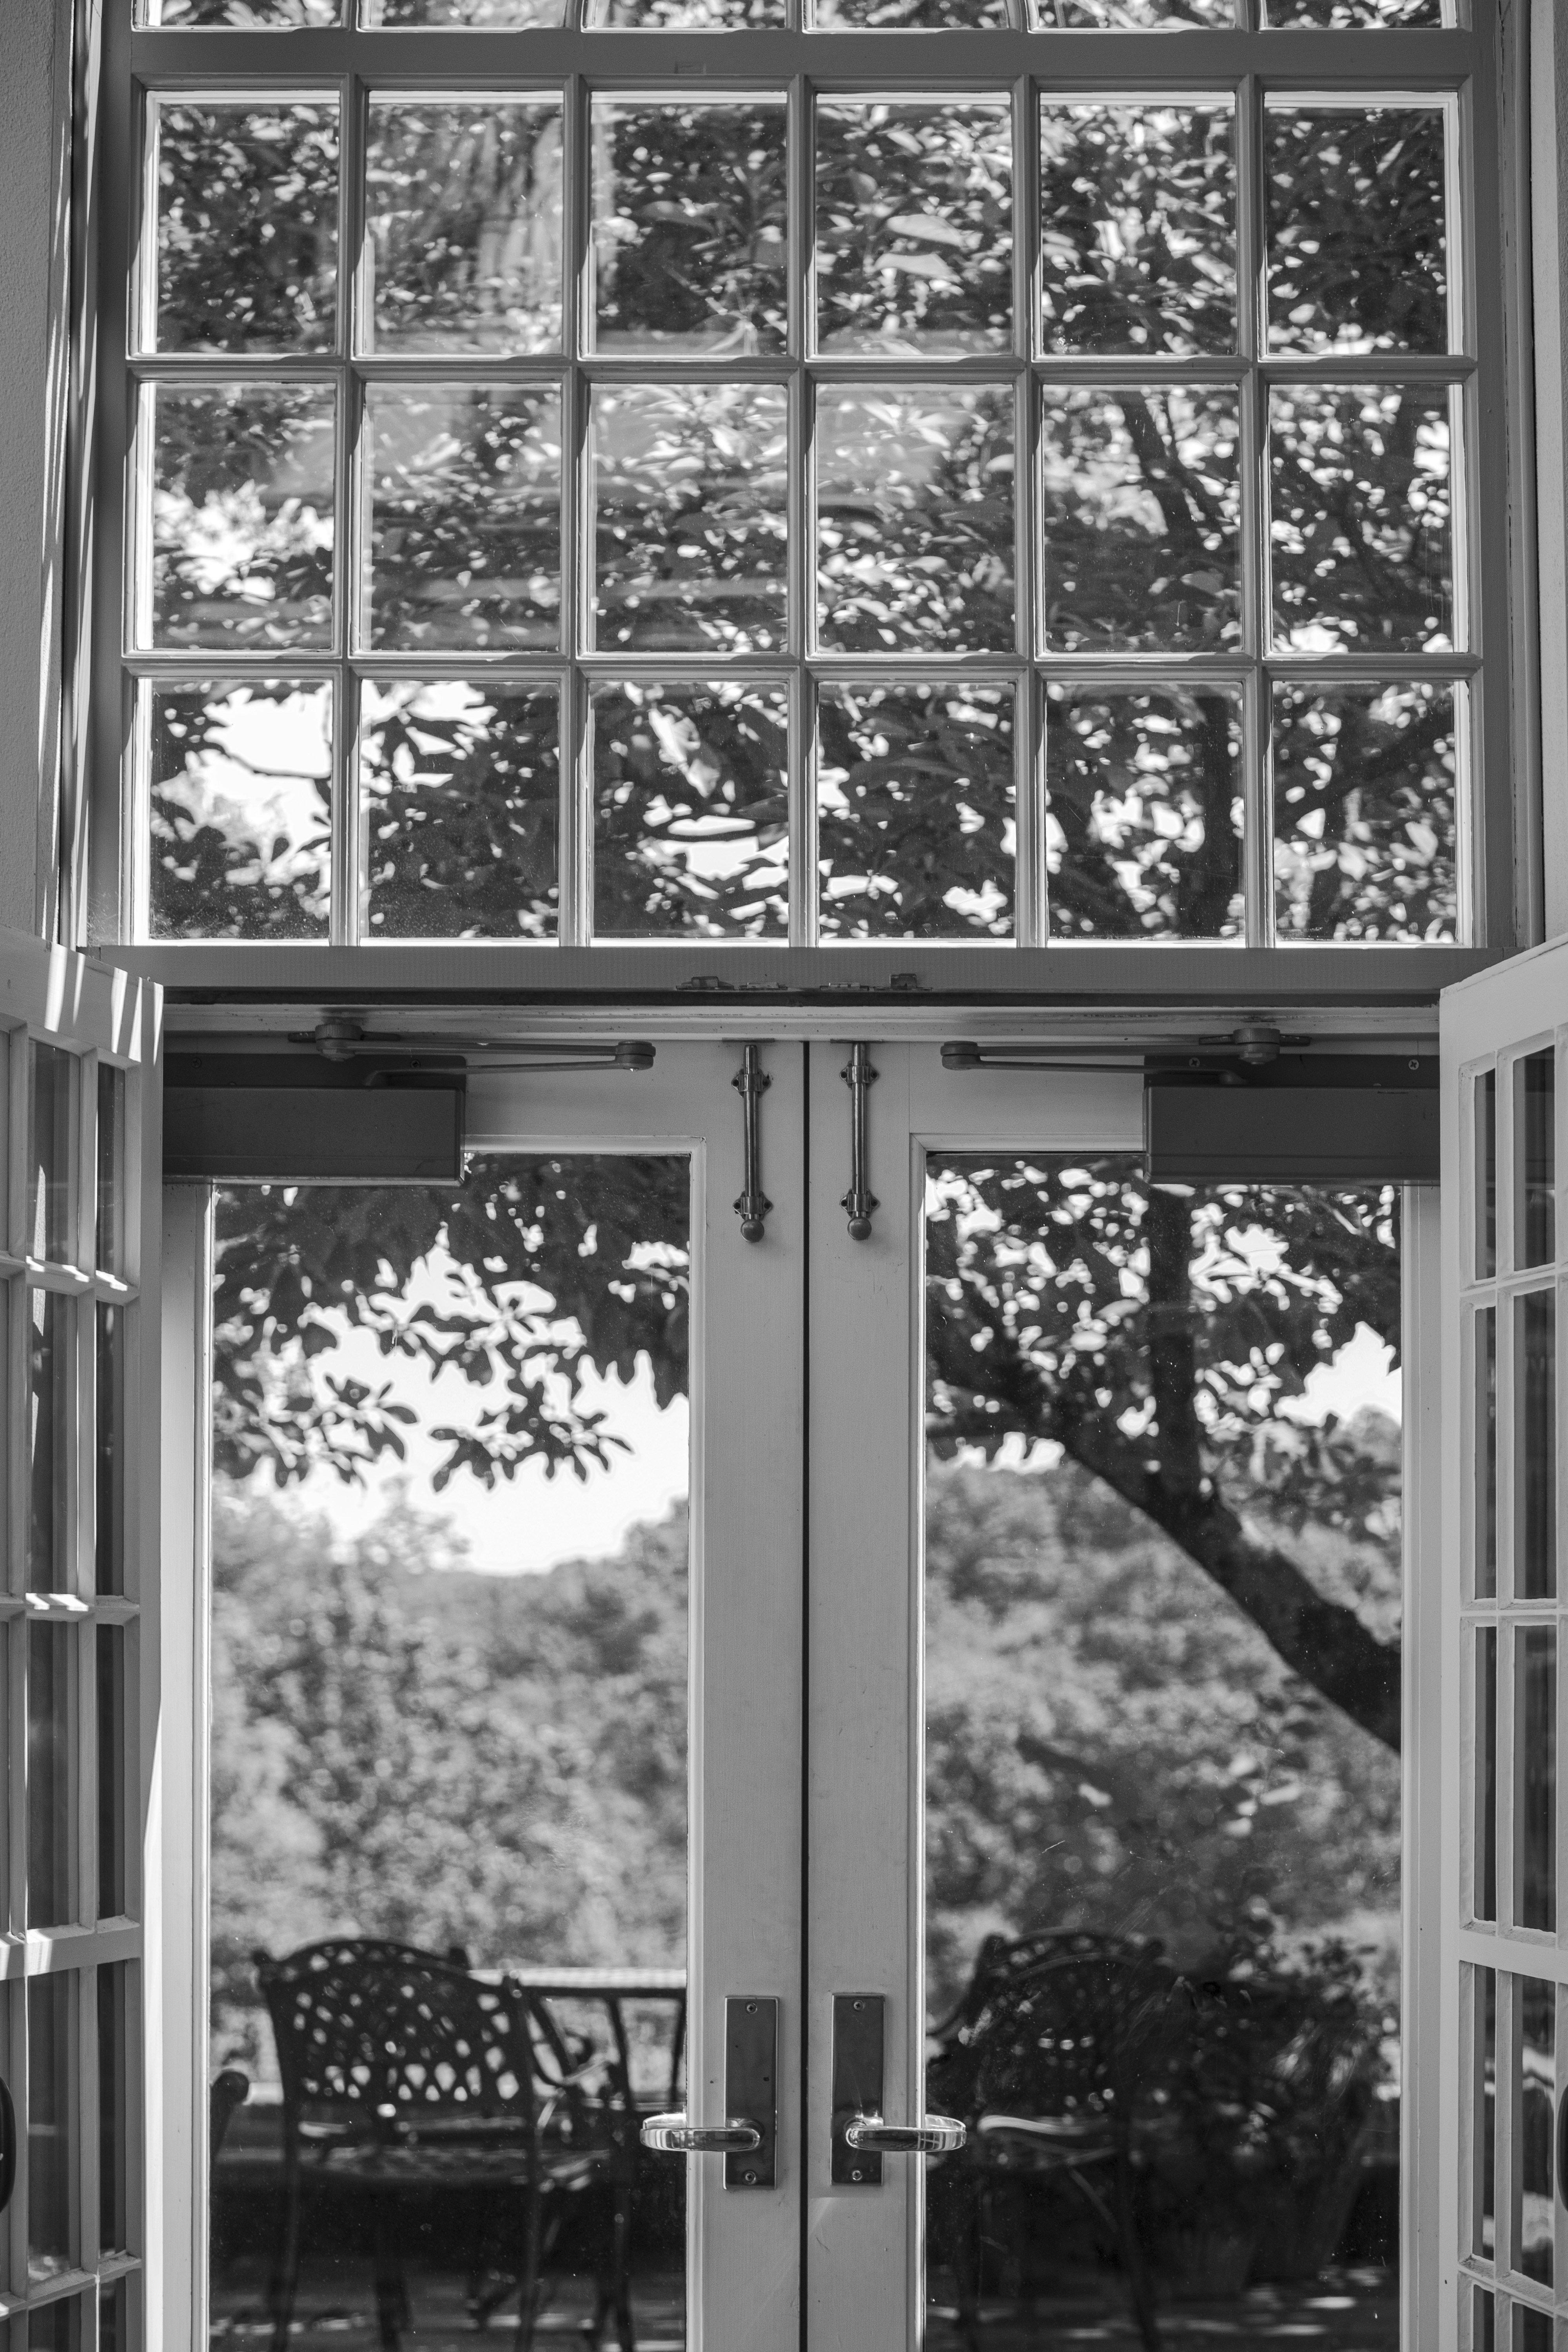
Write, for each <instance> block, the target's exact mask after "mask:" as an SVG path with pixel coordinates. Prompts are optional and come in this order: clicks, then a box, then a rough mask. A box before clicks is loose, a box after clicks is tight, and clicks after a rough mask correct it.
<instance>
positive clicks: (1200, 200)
mask: <svg viewBox="0 0 1568 2352" xmlns="http://www.w3.org/2000/svg"><path fill="white" fill-rule="evenodd" d="M1217 7H1218V0H1216V13H1217ZM1118 13H1119V14H1120V12H1118ZM1159 13H1160V14H1161V15H1162V16H1163V15H1164V14H1165V13H1166V12H1165V11H1164V10H1163V9H1162V10H1161V11H1160V12H1159ZM1074 21H1077V22H1080V23H1081V22H1084V21H1086V17H1085V16H1083V15H1081V14H1079V13H1077V12H1075V18H1074ZM1225 21H1229V18H1228V14H1226V18H1225ZM1040 208H1041V235H1040V281H1041V305H1042V310H1041V318H1042V329H1043V334H1044V341H1045V349H1046V350H1047V352H1079V353H1089V352H1139V353H1149V354H1151V355H1152V354H1154V353H1159V354H1161V355H1163V356H1164V357H1170V358H1175V357H1180V356H1184V355H1186V354H1189V353H1197V352H1232V351H1234V350H1235V349H1236V158H1235V146H1234V131H1233V111H1232V109H1231V108H1230V107H1229V106H1228V105H1226V106H1215V105H1210V106H1161V105H1152V104H1149V103H1147V102H1145V103H1142V104H1138V103H1133V104H1131V105H1129V104H1126V103H1117V102H1113V101H1110V100H1090V101H1088V102H1084V101H1081V100H1079V101H1069V100H1049V101H1047V103H1046V104H1045V105H1043V106H1042V108H1041V110H1040Z"/></svg>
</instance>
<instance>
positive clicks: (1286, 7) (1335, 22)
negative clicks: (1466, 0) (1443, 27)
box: [1264, 0, 1443, 31]
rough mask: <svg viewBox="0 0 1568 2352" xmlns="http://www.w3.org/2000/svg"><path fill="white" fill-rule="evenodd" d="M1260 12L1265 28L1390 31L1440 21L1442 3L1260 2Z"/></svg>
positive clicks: (1400, 0)
mask: <svg viewBox="0 0 1568 2352" xmlns="http://www.w3.org/2000/svg"><path fill="white" fill-rule="evenodd" d="M1264 9H1265V22H1266V23H1268V24H1269V25H1320V26H1322V27H1323V28H1324V30H1325V31H1327V30H1330V29H1333V28H1337V27H1339V26H1368V27H1371V28H1373V29H1378V28H1384V29H1388V30H1392V29H1393V28H1394V26H1400V25H1440V24H1441V23H1442V21H1443V10H1442V0H1264Z"/></svg>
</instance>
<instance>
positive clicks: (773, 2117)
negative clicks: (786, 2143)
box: [638, 1993, 779, 2189]
mask: <svg viewBox="0 0 1568 2352" xmlns="http://www.w3.org/2000/svg"><path fill="white" fill-rule="evenodd" d="M778 2076H779V2005H778V2002H777V2001H776V2000H773V1999H772V1998H771V1997H769V1996H767V1995H765V1994H763V1993H757V1994H755V1995H752V1994H748V1993H742V1994H739V1995H737V1996H736V1997H735V1998H733V1999H731V2000H727V2001H726V2002H725V2003H724V2112H725V2117H726V2120H725V2121H724V2122H723V2123H721V2124H699V2123H693V2122H692V2120H691V2118H690V2116H649V2117H648V2119H647V2123H645V2124H644V2126H643V2127H642V2130H641V2132H640V2133H639V2134H638V2137H639V2138H640V2139H641V2141H642V2144H643V2146H644V2147H647V2148H652V2149H654V2150H655V2151H656V2152H657V2153H658V2155H660V2156H721V2157H722V2158H723V2159H724V2186H725V2188H726V2189H772V2188H773V2187H775V2186H776V2185H777V2181H778V2126H779V2116H778Z"/></svg>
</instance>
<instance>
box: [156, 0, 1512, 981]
mask: <svg viewBox="0 0 1568 2352" xmlns="http://www.w3.org/2000/svg"><path fill="white" fill-rule="evenodd" d="M1242 5H1243V0H1237V9H1240V8H1241V7H1242ZM694 12H695V13H694ZM341 13H342V12H341V11H340V10H339V9H338V7H337V6H336V5H333V0H162V15H161V20H160V24H159V26H157V27H156V28H149V29H148V30H147V31H146V32H145V33H143V34H142V36H140V47H139V48H138V50H137V52H136V56H137V64H138V74H139V76H140V75H141V74H142V72H143V70H144V73H145V80H144V83H142V82H140V81H139V85H138V87H139V89H140V91H141V95H140V100H139V103H140V105H141V109H142V114H141V120H140V122H139V125H138V127H137V136H138V138H139V139H140V142H141V151H140V152H141V154H142V171H141V174H140V183H141V190H142V194H141V214H140V218H139V227H138V231H137V233H136V234H135V236H133V238H132V243H133V245H134V248H135V256H134V268H133V270H132V290H131V296H130V303H129V349H130V352H131V354H132V357H131V364H130V371H129V388H128V403H129V409H130V413H131V415H132V424H131V425H130V426H129V428H128V446H129V458H128V465H127V469H126V470H127V478H128V483H129V491H128V496H127V499H126V513H125V522H126V528H125V533H124V540H125V562H124V578H125V583H126V590H125V631H124V635H125V648H126V661H125V669H126V677H127V681H128V684H127V694H126V701H125V719H124V729H123V737H124V740H123V743H122V746H121V750H122V754H123V760H124V762H125V774H126V777H127V779H128V786H129V788H128V790H127V793H126V806H127V807H128V808H129V810H130V811H131V812H132V815H131V818H130V821H129V826H128V833H129V839H128V842H127V845H126V856H125V861H124V862H125V891H126V894H127V898H128V902H129V907H130V913H129V917H128V919H127V921H126V928H127V929H130V930H131V931H132V933H133V935H135V936H138V937H141V938H143V939H148V940H280V941H312V940H314V941H319V942H322V943H326V942H338V943H347V944H354V943H360V942H378V941H402V940H418V939H426V940H429V939H437V940H512V941H517V940H524V941H550V940H563V941H566V942H571V943H577V942H583V941H585V940H637V941H657V940H688V941H689V940H695V939H701V940H730V941H747V940H752V941H775V942H780V943H789V944H792V945H795V946H797V947H799V946H805V947H810V946H815V945H818V944H822V945H827V946H832V945H836V944H839V943H844V942H855V941H868V940H869V941H885V942H893V941H898V940H911V941H915V940H918V941H921V942H924V943H941V942H956V943H967V944H970V945H973V944H986V943H989V944H996V945H1005V944H1008V943H1020V944H1024V945H1042V944H1055V943H1068V942H1093V941H1112V942H1119V941H1129V940H1143V941H1150V942H1159V941H1171V940H1187V941H1194V940H1201V941H1212V942H1215V943H1220V944H1223V943H1226V942H1244V941H1245V942H1250V943H1252V944H1254V945H1271V944H1275V943H1278V944H1279V945H1282V946H1295V945H1304V944H1310V943H1313V942H1325V941H1332V942H1347V941H1348V942H1358V943H1375V942H1386V941H1428V942H1430V941H1459V942H1464V941H1468V940H1472V939H1474V938H1476V937H1478V936H1479V923H1478V917H1477V913H1476V899H1477V888H1478V874H1479V856H1478V847H1477V842H1478V826H1477V818H1476V812H1477V806H1478V804H1479V798H1480V789H1479V788H1480V778H1481V775H1482V773H1483V772H1484V768H1485V764H1486V763H1485V762H1483V761H1482V760H1481V758H1480V756H1479V747H1480V743H1481V734H1480V729H1481V715H1482V714H1481V701H1480V695H1479V667H1480V650H1481V636H1480V622H1481V606H1482V604H1483V603H1485V602H1490V603H1500V602H1501V599H1500V597H1496V596H1493V595H1492V593H1491V587H1492V583H1494V582H1495V576H1496V573H1495V566H1494V568H1493V571H1492V572H1491V573H1489V572H1488V555H1487V550H1488V548H1489V546H1490V545H1492V544H1493V543H1494V542H1496V541H1497V540H1498V537H1499V535H1500V530H1501V520H1502V518H1501V511H1500V509H1501V505H1502V501H1501V499H1490V500H1488V499H1479V498H1478V496H1477V488H1476V486H1477V484H1478V483H1479V482H1482V481H1483V480H1484V479H1486V476H1485V473H1484V467H1485V466H1486V465H1487V464H1488V463H1489V462H1491V460H1490V459H1489V458H1488V457H1487V455H1486V452H1485V451H1484V450H1483V449H1482V447H1481V446H1480V445H1481V443H1482V441H1483V440H1484V438H1485V436H1483V434H1482V433H1481V431H1480V420H1481V419H1482V418H1483V416H1487V415H1493V416H1495V413H1496V409H1495V395H1493V394H1488V393H1487V389H1486V381H1485V375H1486V368H1487V367H1489V366H1491V365H1493V364H1495V363H1498V354H1496V353H1495V352H1493V353H1491V354H1490V355H1489V357H1488V358H1487V359H1486V361H1485V363H1484V365H1483V362H1482V357H1481V354H1480V353H1479V350H1478V346H1479V342H1480V341H1481V340H1482V338H1481V337H1480V336H1479V334H1478V329H1477V319H1478V305H1477V299H1476V291H1477V289H1476V285H1475V283H1474V282H1473V280H1474V278H1475V276H1476V267H1475V263H1474V259H1473V257H1474V255H1475V253H1476V251H1477V250H1478V247H1477V244H1476V238H1475V235H1474V234H1473V230H1474V226H1475V224H1474V223H1473V222H1472V220H1471V218H1470V215H1471V214H1472V213H1473V212H1478V211H1479V207H1477V206H1475V205H1472V204H1471V201H1470V198H1469V195H1468V192H1467V182H1466V179H1465V176H1464V174H1463V173H1462V171H1461V158H1462V157H1463V156H1465V155H1466V154H1467V153H1468V146H1467V134H1466V125H1467V122H1468V121H1469V119H1470V116H1469V110H1470V108H1471V104H1472V98H1473V91H1472V89H1471V75H1472V71H1473V70H1474V68H1475V58H1476V55H1477V54H1479V47H1480V46H1481V44H1480V43H1479V38H1478V36H1476V35H1474V34H1469V35H1464V34H1460V33H1458V31H1456V30H1454V29H1452V28H1446V27H1445V26H1443V24H1442V23H1441V21H1440V16H1439V10H1438V6H1437V5H1436V0H1290V5H1288V6H1287V5H1270V7H1269V9H1268V22H1267V23H1265V24H1261V25H1259V24H1258V23H1256V22H1252V23H1247V22H1245V21H1242V22H1238V21H1237V15H1236V11H1235V10H1233V8H1232V5H1231V0H1169V5H1160V0H1053V5H1048V6H1044V5H1042V7H1041V9H1040V16H1039V21H1038V22H1037V23H1036V24H1035V25H1034V26H1032V27H1028V26H1020V25H1017V24H1014V25H1012V26H1009V23H1008V19H1007V10H1006V6H1005V5H1004V0H952V5H951V6H949V7H947V8H945V9H944V8H938V7H935V6H933V5H931V0H910V5H900V0H836V5H834V6H833V7H831V8H829V9H828V10H827V11H826V14H823V13H822V12H821V11H820V10H819V15H818V19H817V22H816V24H815V25H812V24H810V23H807V24H805V25H804V26H803V25H801V24H800V23H799V22H798V21H796V22H795V23H793V24H791V23H788V22H786V21H785V16H784V5H783V0H746V4H745V5H741V0H736V5H734V6H733V7H726V6H724V5H721V0H712V5H708V0H683V5H680V6H679V8H678V7H677V6H675V5H667V0H648V5H646V6H642V5H636V4H635V0H624V5H616V6H615V7H614V8H613V10H612V11H611V12H610V13H611V14H613V16H614V17H615V19H616V21H615V22H613V23H612V22H605V23H603V24H595V23H592V22H590V23H588V24H585V25H581V26H570V25H568V26H561V25H559V24H558V23H557V22H554V21H551V20H550V19H549V12H548V10H547V9H546V7H545V6H544V5H542V0H375V5H373V0H363V10H362V14H363V18H364V21H363V24H362V25H361V26H359V27H353V26H349V25H348V24H347V23H346V22H345V23H343V24H342V25H341V26H339V25H338V24H337V20H338V17H339V16H340V14H341ZM1252 13H1253V15H1254V16H1256V11H1255V10H1254V11H1253V12H1252ZM939 22H940V23H942V24H944V25H947V26H953V25H960V26H969V27H971V28H972V30H971V31H970V32H969V33H968V35H967V36H966V37H965V38H964V39H963V42H962V44H960V45H958V46H956V47H955V46H954V45H953V44H952V40H951V37H943V36H942V35H941V34H940V33H935V32H932V31H930V30H927V29H922V28H925V27H930V26H935V25H937V24H938V23H939ZM334 26H336V27H337V28H336V29H333V27H334ZM628 26H638V27H642V28H644V29H638V30H628V29H627V27H628ZM650 26H653V27H658V28H663V29H660V30H659V31H658V32H657V33H651V34H650V32H649V31H648V30H647V27H650ZM692 26H702V27H707V28H710V29H709V33H708V36H707V37H706V38H705V39H704V41H703V42H701V43H695V44H694V42H693V41H692V40H690V39H688V40H687V41H685V42H683V41H682V40H680V39H679V38H678V37H677V34H678V32H679V30H680V29H681V28H682V27H686V28H689V27H692ZM714 26H720V27H722V26H733V27H735V29H733V30H731V31H730V32H729V33H728V34H727V36H726V37H725V38H724V39H722V40H720V41H715V40H714V39H713V38H712V37H711V28H712V27H714ZM1152 26H1159V27H1162V28H1163V30H1162V32H1161V36H1160V37H1159V38H1158V39H1151V38H1149V37H1147V35H1146V34H1145V35H1144V36H1143V37H1140V34H1139V32H1138V30H1137V29H1136V28H1138V27H1145V28H1147V27H1152ZM1226 26H1231V27H1232V29H1231V30H1229V31H1226V30H1224V29H1222V28H1224V27H1226ZM440 27H446V28H447V29H446V30H445V31H444V32H443V31H441V30H440V29H438V28H440ZM1086 27H1087V28H1089V29H1090V30H1091V31H1094V32H1095V37H1093V38H1086V37H1085V33H1084V30H1083V28H1086ZM1291 27H1295V28H1297V29H1296V30H1295V31H1294V32H1293V31H1292V30H1291V29H1290V28H1291ZM1302 27H1311V28H1316V30H1315V32H1314V34H1313V37H1312V38H1311V39H1310V41H1309V40H1304V39H1303V38H1302V37H1301V32H1300V28H1302ZM184 28H191V29H184ZM475 28H479V29H475ZM1074 28H1078V29H1077V30H1075V29H1074ZM1096 28H1100V29H1098V30H1096ZM1118 28H1132V29H1118ZM502 36H506V37H502ZM933 42H934V43H936V44H938V46H939V47H940V56H938V54H937V52H936V50H933V47H932V46H931V45H932V43H933ZM693 60H695V62H693ZM955 65H956V66H957V67H958V70H957V71H954V70H953V68H954V66H955ZM161 67H162V74H161V70H160V69H161ZM1487 250H1490V247H1487ZM1488 400H1491V402H1492V406H1491V407H1490V408H1489V407H1488V405H1487V402H1488ZM1493 455H1494V457H1495V452H1494V453H1493ZM1488 506H1490V507H1492V508H1495V509H1497V511H1495V512H1492V513H1490V516H1489V514H1488V512H1487V511H1479V509H1485V508H1487V507H1488ZM1483 583H1486V584H1487V588H1488V594H1487V597H1486V598H1483V597H1482V595H1481V593H1479V592H1480V589H1481V587H1482V585H1483ZM1488 625H1489V627H1493V628H1495V626H1496V616H1495V614H1491V613H1490V612H1489V614H1488ZM1499 667H1500V668H1503V667H1506V665H1499ZM1495 700H1496V710H1497V711H1500V709H1501V707H1502V700H1503V698H1502V696H1501V693H1500V692H1499V694H1498V695H1497V697H1496V698H1495ZM1495 723H1496V711H1494V714H1493V724H1494V726H1495ZM1488 740H1489V743H1490V744H1492V745H1494V746H1495V743H1496V740H1497V738H1496V736H1495V733H1494V734H1493V735H1491V736H1490V737H1489V739H1488ZM1503 788H1505V789H1506V780H1503Z"/></svg>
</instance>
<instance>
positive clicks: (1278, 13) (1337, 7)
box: [1264, 0, 1443, 31]
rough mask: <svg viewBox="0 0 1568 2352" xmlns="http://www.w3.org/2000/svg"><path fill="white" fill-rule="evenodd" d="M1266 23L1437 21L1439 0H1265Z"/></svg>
mask: <svg viewBox="0 0 1568 2352" xmlns="http://www.w3.org/2000/svg"><path fill="white" fill-rule="evenodd" d="M1264 21H1265V23H1266V24H1268V25H1318V26H1322V27H1323V28H1324V30H1325V31H1327V30H1330V29H1337V28H1338V27H1339V26H1363V27H1366V28H1368V29H1371V30H1378V29H1381V28H1388V29H1392V28H1393V27H1394V26H1398V25H1440V24H1441V23H1442V21H1443V6H1442V0H1264Z"/></svg>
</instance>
